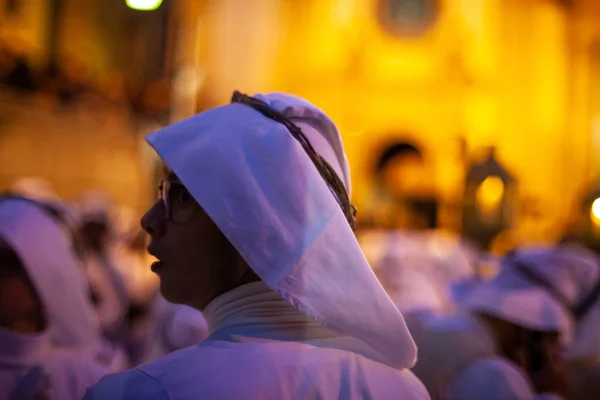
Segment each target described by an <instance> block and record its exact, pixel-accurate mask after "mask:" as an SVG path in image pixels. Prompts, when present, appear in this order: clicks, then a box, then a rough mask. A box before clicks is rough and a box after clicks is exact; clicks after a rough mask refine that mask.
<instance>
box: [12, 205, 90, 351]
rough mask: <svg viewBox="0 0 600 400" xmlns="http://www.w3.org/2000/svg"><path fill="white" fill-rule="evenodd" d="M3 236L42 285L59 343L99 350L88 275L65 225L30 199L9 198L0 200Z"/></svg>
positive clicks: (39, 286)
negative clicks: (76, 255) (76, 254)
mask: <svg viewBox="0 0 600 400" xmlns="http://www.w3.org/2000/svg"><path fill="white" fill-rule="evenodd" d="M0 237H2V239H4V241H6V242H7V243H8V244H9V245H10V246H11V247H12V249H13V250H14V251H15V253H16V254H17V255H18V256H19V259H20V260H21V262H22V263H23V265H24V267H25V269H26V271H27V274H28V275H29V277H30V279H31V281H32V283H33V285H34V286H35V288H36V289H37V291H38V294H39V295H40V298H41V300H42V303H43V305H44V307H45V309H46V313H47V316H48V322H49V330H50V334H51V337H52V340H53V342H54V343H56V344H58V345H63V346H66V347H77V348H86V349H89V350H90V352H92V351H94V350H95V347H96V346H97V345H98V341H99V333H98V327H97V324H96V321H95V319H94V314H93V310H92V308H91V305H90V304H89V300H88V298H87V287H86V280H85V277H84V275H83V272H82V270H81V267H80V266H79V265H78V261H77V259H76V257H75V254H74V253H73V251H72V249H71V247H70V244H69V241H68V238H67V237H66V235H65V233H64V231H63V228H62V227H61V226H60V224H59V223H58V222H57V221H56V220H55V219H54V218H53V217H52V216H50V214H49V213H47V212H46V211H44V210H42V209H41V208H40V207H39V206H37V205H35V204H33V203H31V202H29V201H27V200H23V199H18V198H5V199H1V200H0Z"/></svg>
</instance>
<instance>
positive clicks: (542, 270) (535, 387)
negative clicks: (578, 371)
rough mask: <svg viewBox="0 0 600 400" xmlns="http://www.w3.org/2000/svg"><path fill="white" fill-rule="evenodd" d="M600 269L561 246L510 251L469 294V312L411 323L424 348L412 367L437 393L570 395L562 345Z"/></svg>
mask: <svg viewBox="0 0 600 400" xmlns="http://www.w3.org/2000/svg"><path fill="white" fill-rule="evenodd" d="M598 274H599V271H598V268H597V265H595V264H594V263H590V262H589V261H588V260H581V259H579V260H577V259H575V258H573V256H572V255H571V254H570V253H569V252H567V251H566V250H565V249H564V248H562V247H532V248H524V249H520V250H518V251H515V252H513V253H511V254H509V255H508V256H506V257H505V259H504V261H503V263H502V266H501V269H500V272H499V274H498V275H497V276H496V277H495V278H493V279H491V280H490V281H487V282H483V283H481V284H479V285H477V286H476V287H475V288H473V289H472V290H471V291H470V292H469V293H468V294H467V295H466V296H465V298H464V300H463V303H462V306H463V307H464V310H465V311H464V312H462V313H460V312H459V313H456V314H454V315H447V316H435V315H431V314H430V315H426V316H423V318H422V319H421V320H414V319H411V320H410V323H409V327H410V328H411V332H412V333H413V335H414V338H415V340H416V342H417V345H418V346H419V349H420V352H419V360H418V362H417V365H416V366H415V368H414V369H413V371H414V372H415V374H416V375H417V376H418V377H419V378H421V379H422V380H423V383H424V384H425V386H427V388H428V390H429V392H430V394H431V396H432V398H443V399H445V398H448V399H461V400H469V399H499V400H500V399H502V400H509V399H519V400H523V399H534V398H537V399H541V398H544V399H548V398H562V397H564V396H566V395H567V392H568V378H567V375H568V374H567V369H566V366H565V365H564V361H563V354H562V353H563V351H562V349H563V345H564V344H566V343H568V341H569V339H570V337H571V333H572V328H573V326H572V309H574V308H575V307H576V306H577V305H578V304H580V302H581V301H582V299H583V298H585V296H587V295H588V294H589V293H590V292H591V291H592V289H593V287H594V284H595V283H596V282H597V279H598ZM536 393H537V394H536Z"/></svg>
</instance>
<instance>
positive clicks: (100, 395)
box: [83, 368, 171, 400]
mask: <svg viewBox="0 0 600 400" xmlns="http://www.w3.org/2000/svg"><path fill="white" fill-rule="evenodd" d="M170 398H171V397H170V396H169V394H168V393H167V391H166V390H165V388H164V387H163V385H162V384H161V383H160V382H159V381H158V380H156V379H155V378H154V377H152V376H150V375H148V374H147V373H145V372H144V371H142V370H141V369H139V368H134V369H131V370H127V371H124V372H119V373H117V374H111V375H107V376H105V377H104V378H102V379H101V380H100V381H99V382H98V383H97V384H96V385H94V386H92V387H90V388H89V389H88V390H87V391H86V393H85V396H84V398H83V400H101V399H114V400H133V399H135V400H170Z"/></svg>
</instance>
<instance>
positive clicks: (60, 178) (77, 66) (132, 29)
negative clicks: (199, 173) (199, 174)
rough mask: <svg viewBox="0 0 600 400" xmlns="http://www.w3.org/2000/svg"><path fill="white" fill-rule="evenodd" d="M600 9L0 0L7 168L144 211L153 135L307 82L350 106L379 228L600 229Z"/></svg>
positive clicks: (591, 234) (345, 0) (352, 155)
mask: <svg viewBox="0 0 600 400" xmlns="http://www.w3.org/2000/svg"><path fill="white" fill-rule="evenodd" d="M144 7H146V8H148V10H140V9H136V8H144ZM598 20H600V1H599V0H570V1H568V0H562V1H560V0H163V1H157V0H127V1H126V0H85V1H84V0H0V51H1V56H0V76H2V88H1V89H0V186H2V187H4V188H9V187H11V185H13V184H14V182H15V180H16V179H17V178H20V177H23V176H41V177H43V178H46V179H48V180H49V181H50V182H51V183H52V184H53V185H54V188H55V190H56V192H57V193H58V194H59V195H60V196H61V197H65V198H68V199H75V198H77V197H78V196H80V195H81V193H82V192H84V191H85V190H88V189H102V190H105V191H106V192H108V193H109V194H110V195H111V196H112V197H113V198H114V199H115V200H116V201H117V202H118V203H120V204H124V205H127V206H129V207H131V208H133V209H135V210H136V212H139V213H140V214H141V213H142V212H143V211H144V208H145V207H146V206H147V205H148V204H149V203H150V202H151V201H152V200H153V199H154V196H155V192H154V190H155V180H156V177H157V176H158V175H159V174H160V169H161V168H160V166H158V165H157V160H156V159H155V158H154V156H152V155H151V152H150V151H149V149H148V148H147V147H146V145H145V144H144V142H143V136H144V134H146V133H148V132H150V131H152V130H155V129H158V128H160V127H161V126H164V125H166V124H168V123H171V122H174V121H177V120H180V119H182V118H184V117H186V116H189V115H192V114H193V113H195V112H198V111H202V110H204V109H206V108H210V107H213V106H217V105H221V104H224V103H226V102H228V100H229V96H230V95H231V93H232V91H233V90H234V89H239V90H241V91H244V92H247V93H254V92H267V91H274V90H277V91H287V92H291V93H294V94H297V95H299V96H303V97H306V98H307V99H309V100H310V101H311V102H313V103H315V104H316V105H318V106H319V107H321V108H322V109H323V110H324V111H325V112H327V113H328V114H329V115H330V116H331V117H332V118H333V120H334V121H335V122H336V123H337V124H338V127H339V128H340V130H341V132H342V135H343V137H344V141H345V146H346V151H347V154H348V157H349V161H350V164H351V168H352V175H353V193H352V197H353V201H354V202H355V204H356V205H357V206H358V209H359V214H358V215H359V220H360V223H361V225H362V227H363V228H368V227H373V226H378V227H400V228H406V227H409V228H417V229H426V228H436V229H442V230H449V231H452V232H462V233H463V234H464V235H465V236H468V237H471V238H474V239H475V241H476V242H478V243H479V244H480V245H481V246H484V247H488V248H491V249H492V251H494V252H502V251H504V250H506V249H508V248H510V247H512V246H513V245H514V244H517V243H518V244H524V243H536V242H542V241H550V240H556V239H560V238H562V237H565V236H573V237H578V238H580V239H581V240H584V241H586V242H588V243H589V244H590V245H591V246H592V247H594V246H595V243H596V239H595V237H596V235H597V234H598V231H599V230H600V228H599V227H600V202H598V203H594V201H595V200H596V199H597V198H599V197H600V192H597V191H596V179H597V178H598V177H599V172H600V24H597V21H598Z"/></svg>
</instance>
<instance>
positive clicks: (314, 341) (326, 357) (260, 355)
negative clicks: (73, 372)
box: [85, 282, 428, 400]
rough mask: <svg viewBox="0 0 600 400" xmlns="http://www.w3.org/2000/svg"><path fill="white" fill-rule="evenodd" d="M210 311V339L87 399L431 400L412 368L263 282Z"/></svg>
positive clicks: (109, 382)
mask: <svg viewBox="0 0 600 400" xmlns="http://www.w3.org/2000/svg"><path fill="white" fill-rule="evenodd" d="M206 311H207V312H205V315H206V318H207V320H208V322H209V326H210V327H211V329H213V332H212V334H211V336H210V337H209V339H207V340H205V341H203V342H202V343H200V344H198V345H196V346H193V347H190V348H187V349H184V350H180V351H177V352H175V353H172V354H170V355H169V356H167V357H165V358H162V359H160V360H158V361H156V362H153V363H150V364H146V365H143V366H141V367H138V368H136V369H133V370H130V371H127V372H124V373H121V374H116V375H110V376H108V377H106V378H105V379H103V380H101V381H100V382H99V383H98V384H97V385H96V386H95V387H94V388H92V389H90V390H89V391H88V392H87V394H86V397H85V399H86V400H96V399H114V400H126V399H139V400H142V399H144V400H150V399H152V400H159V399H161V400H162V399H165V400H167V399H181V400H186V399H190V400H191V399H220V400H221V399H223V400H225V399H265V400H266V399H277V400H282V399H314V398H323V399H364V398H373V399H405V400H412V399H415V400H416V399H419V400H422V399H427V398H428V395H427V393H426V390H425V388H424V387H423V385H422V384H421V382H419V381H418V380H417V379H416V378H415V376H414V375H413V374H412V373H411V372H410V371H409V370H406V369H404V370H398V369H394V368H391V367H389V366H388V365H385V364H383V363H380V362H378V361H376V360H374V359H373V358H377V357H376V356H375V357H372V358H369V357H368V356H369V355H370V353H369V352H370V350H369V348H368V346H364V347H363V346H362V345H361V342H360V341H357V340H354V339H353V338H351V337H348V336H344V335H342V334H339V333H337V332H333V331H330V330H327V329H325V328H323V327H321V326H319V325H317V324H316V323H315V322H313V321H311V320H310V319H309V318H308V317H306V316H305V315H304V314H302V313H300V312H299V311H297V310H296V309H295V308H294V307H293V306H292V305H290V304H289V303H287V302H286V301H284V300H283V299H281V298H279V296H278V295H277V294H276V293H274V292H272V291H270V290H269V289H268V288H267V287H266V285H264V284H263V283H262V282H257V283H253V284H249V285H245V286H242V287H240V288H237V289H234V290H233V291H231V292H229V293H226V294H225V295H223V296H220V297H218V298H217V299H215V300H213V302H212V303H211V305H209V307H208V308H207V310H206ZM347 349H351V350H352V351H349V350H347ZM359 353H362V354H365V356H363V355H361V354H359Z"/></svg>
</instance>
